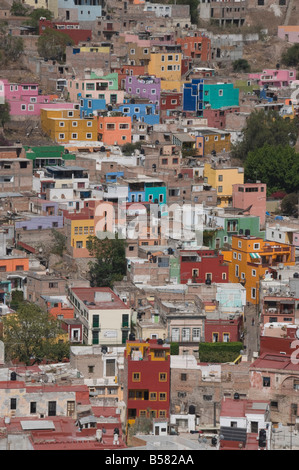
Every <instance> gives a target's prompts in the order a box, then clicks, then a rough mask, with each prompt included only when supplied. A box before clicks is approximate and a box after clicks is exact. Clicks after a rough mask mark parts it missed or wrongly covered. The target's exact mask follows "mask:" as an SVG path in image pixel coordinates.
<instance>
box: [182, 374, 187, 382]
mask: <svg viewBox="0 0 299 470" xmlns="http://www.w3.org/2000/svg"><path fill="white" fill-rule="evenodd" d="M181 381H182V382H186V381H187V374H181Z"/></svg>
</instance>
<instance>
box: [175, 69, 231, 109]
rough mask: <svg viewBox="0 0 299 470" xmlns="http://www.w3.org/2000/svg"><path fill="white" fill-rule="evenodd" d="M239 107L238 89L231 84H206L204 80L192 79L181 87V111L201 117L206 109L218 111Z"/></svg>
mask: <svg viewBox="0 0 299 470" xmlns="http://www.w3.org/2000/svg"><path fill="white" fill-rule="evenodd" d="M236 106H239V89H238V88H235V87H234V84H233V83H212V84H208V83H206V82H205V80H204V79H201V78H196V79H195V78H193V79H192V80H191V82H187V83H184V85H183V111H192V112H196V113H197V115H198V116H203V111H204V109H206V108H207V107H209V108H211V109H220V108H223V107H233V108H234V107H236Z"/></svg>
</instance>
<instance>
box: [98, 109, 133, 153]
mask: <svg viewBox="0 0 299 470" xmlns="http://www.w3.org/2000/svg"><path fill="white" fill-rule="evenodd" d="M98 136H99V140H100V141H101V142H103V144H104V145H120V146H121V145H124V144H128V143H131V139H132V122H131V118H130V117H129V116H123V115H122V114H120V115H116V116H99V117H98Z"/></svg>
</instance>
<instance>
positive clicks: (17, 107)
mask: <svg viewBox="0 0 299 470" xmlns="http://www.w3.org/2000/svg"><path fill="white" fill-rule="evenodd" d="M0 96H1V98H2V99H3V101H6V102H8V103H9V105H10V115H11V116H12V117H18V118H20V119H22V117H24V118H28V117H29V116H32V117H38V116H39V115H40V110H41V108H56V107H57V105H58V101H57V98H58V97H57V96H56V95H42V94H40V93H39V85H38V83H27V82H24V83H10V82H9V81H8V80H6V79H5V80H1V81H0ZM60 104H61V102H60ZM63 107H65V108H67V109H73V108H74V104H73V103H63Z"/></svg>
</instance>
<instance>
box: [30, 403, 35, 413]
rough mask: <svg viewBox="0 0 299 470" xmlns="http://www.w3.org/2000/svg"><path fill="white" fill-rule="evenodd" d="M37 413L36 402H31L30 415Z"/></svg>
mask: <svg viewBox="0 0 299 470" xmlns="http://www.w3.org/2000/svg"><path fill="white" fill-rule="evenodd" d="M34 413H36V401H31V402H30V414H34Z"/></svg>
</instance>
